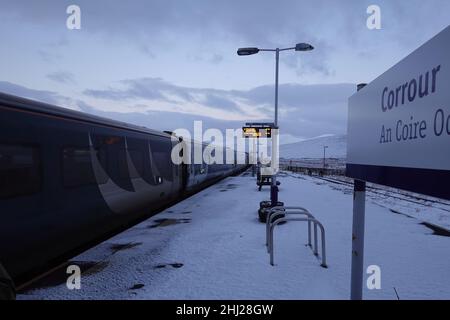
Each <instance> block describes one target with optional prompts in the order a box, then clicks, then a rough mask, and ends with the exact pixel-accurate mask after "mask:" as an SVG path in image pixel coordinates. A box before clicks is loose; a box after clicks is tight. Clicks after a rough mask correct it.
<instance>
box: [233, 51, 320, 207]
mask: <svg viewBox="0 0 450 320" xmlns="http://www.w3.org/2000/svg"><path fill="white" fill-rule="evenodd" d="M289 50H295V51H298V52H301V51H311V50H314V47H313V46H312V45H310V44H308V43H298V44H297V45H296V46H295V47H291V48H283V49H280V48H276V49H259V48H256V47H250V48H239V49H238V51H237V54H238V55H239V56H250V55H254V54H257V53H259V52H265V51H267V52H275V121H274V127H275V128H274V129H276V130H277V129H279V127H278V76H279V66H280V62H279V61H280V52H281V51H289ZM276 132H277V131H276ZM277 149H278V132H277V133H276V134H275V135H274V136H272V168H273V169H274V170H276V169H275V166H274V161H275V158H278V156H279V155H278V153H277ZM277 163H278V162H277ZM270 191H271V192H270V199H271V202H272V206H275V205H277V202H278V187H277V178H276V171H274V172H273V176H272V186H271V189H270Z"/></svg>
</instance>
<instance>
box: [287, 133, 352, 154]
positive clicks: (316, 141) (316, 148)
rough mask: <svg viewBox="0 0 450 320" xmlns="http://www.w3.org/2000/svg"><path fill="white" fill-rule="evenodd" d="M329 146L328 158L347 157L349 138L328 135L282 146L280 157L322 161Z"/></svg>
mask: <svg viewBox="0 0 450 320" xmlns="http://www.w3.org/2000/svg"><path fill="white" fill-rule="evenodd" d="M324 146H328V148H327V149H326V153H325V156H326V157H327V158H340V159H341V158H346V157H347V136H346V135H327V136H322V137H317V138H312V139H308V140H304V141H300V142H296V143H289V144H282V145H280V156H281V157H282V158H285V159H305V158H308V159H322V158H323V147H324Z"/></svg>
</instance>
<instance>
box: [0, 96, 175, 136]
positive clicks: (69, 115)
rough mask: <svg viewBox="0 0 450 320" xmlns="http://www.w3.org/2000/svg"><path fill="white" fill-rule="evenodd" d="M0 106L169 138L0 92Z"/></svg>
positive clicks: (139, 127)
mask: <svg viewBox="0 0 450 320" xmlns="http://www.w3.org/2000/svg"><path fill="white" fill-rule="evenodd" d="M0 105H3V106H7V107H10V108H17V109H21V110H27V111H32V112H37V113H42V114H47V115H53V116H58V117H63V118H66V119H72V120H77V121H83V122H88V123H91V124H97V125H105V126H109V127H113V128H118V129H124V130H130V131H135V132H140V133H146V134H152V135H159V136H163V137H170V134H167V133H165V132H161V131H157V130H152V129H149V128H147V127H141V126H136V125H133V124H129V123H126V122H121V121H116V120H112V119H108V118H103V117H99V116H95V115H91V114H87V113H84V112H80V111H75V110H71V109H67V108H62V107H58V106H55V105H51V104H48V103H44V102H40V101H36V100H31V99H26V98H22V97H18V96H14V95H10V94H6V93H2V92H0Z"/></svg>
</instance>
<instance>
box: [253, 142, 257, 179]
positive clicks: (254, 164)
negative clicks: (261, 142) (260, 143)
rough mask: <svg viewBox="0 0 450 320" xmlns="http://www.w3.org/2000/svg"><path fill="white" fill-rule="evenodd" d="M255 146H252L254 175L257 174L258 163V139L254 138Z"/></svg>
mask: <svg viewBox="0 0 450 320" xmlns="http://www.w3.org/2000/svg"><path fill="white" fill-rule="evenodd" d="M252 140H253V141H252V142H253V146H252V162H253V165H252V177H254V176H255V173H256V165H257V164H258V151H257V150H256V139H255V138H253V139H252Z"/></svg>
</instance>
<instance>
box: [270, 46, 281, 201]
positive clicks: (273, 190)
mask: <svg viewBox="0 0 450 320" xmlns="http://www.w3.org/2000/svg"><path fill="white" fill-rule="evenodd" d="M279 66H280V49H279V48H277V49H276V50H275V122H274V125H275V131H276V132H275V135H272V168H273V170H275V169H276V167H275V163H278V160H275V159H276V158H277V157H278V152H277V149H278V140H277V139H278V75H279ZM270 201H271V204H272V206H276V205H277V204H278V186H277V175H276V173H275V172H274V173H273V175H272V185H271V186H270Z"/></svg>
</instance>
